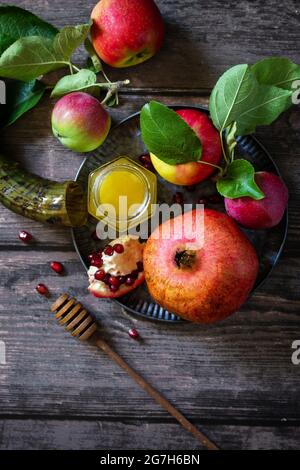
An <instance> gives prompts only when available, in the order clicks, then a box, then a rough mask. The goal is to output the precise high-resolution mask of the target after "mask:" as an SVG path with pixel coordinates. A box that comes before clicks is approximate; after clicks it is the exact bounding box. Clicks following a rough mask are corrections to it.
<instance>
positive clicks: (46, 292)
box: [35, 284, 49, 296]
mask: <svg viewBox="0 0 300 470" xmlns="http://www.w3.org/2000/svg"><path fill="white" fill-rule="evenodd" d="M35 289H36V291H37V292H38V293H39V294H41V295H44V296H47V295H49V290H48V288H47V287H46V286H45V284H38V285H37V286H36V288H35Z"/></svg>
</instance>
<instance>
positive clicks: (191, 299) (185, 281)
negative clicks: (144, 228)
mask: <svg viewBox="0 0 300 470" xmlns="http://www.w3.org/2000/svg"><path fill="white" fill-rule="evenodd" d="M200 215H204V227H203V228H204V233H203V235H204V237H203V240H202V234H201V233H200V231H199V233H198V231H197V232H196V231H195V230H194V231H195V232H196V233H195V235H194V234H193V232H192V228H194V227H195V220H196V219H197V218H198V217H199V216H200ZM182 227H184V231H183V230H182ZM181 232H183V234H181ZM166 233H168V234H170V235H169V236H168V237H166V236H165V234H166ZM162 234H164V236H163V235H162ZM186 234H189V237H187V236H186ZM191 234H193V237H194V239H193V238H191V237H190V235H191ZM144 268H145V278H146V282H147V286H148V289H149V292H150V294H151V295H152V297H153V298H154V299H155V300H156V302H158V303H159V304H160V305H162V306H163V307H164V308H166V309H168V310H169V311H171V312H174V313H176V314H177V315H179V316H181V317H182V318H184V319H186V320H190V321H194V322H198V323H213V322H216V321H218V320H222V319H224V318H225V317H227V316H229V315H230V314H232V313H233V312H235V311H236V310H237V309H239V307H240V306H241V305H242V304H243V303H244V302H245V300H246V299H247V297H248V295H249V293H250V292H251V290H252V288H253V286H254V283H255V280H256V277H257V274H258V258H257V255H256V252H255V250H254V248H253V246H252V245H251V243H250V241H249V240H248V239H247V238H246V236H245V235H244V234H243V233H242V232H241V231H240V229H239V228H238V226H237V225H236V224H235V222H234V221H233V220H232V219H231V218H230V217H228V216H227V215H225V214H222V213H220V212H216V211H214V210H210V209H204V213H203V210H193V211H191V212H187V213H185V214H184V215H180V216H178V217H176V218H174V219H172V220H168V221H167V222H165V223H164V224H162V225H161V226H159V227H158V228H157V229H156V230H155V231H154V232H153V234H152V235H151V237H150V238H149V239H148V241H147V243H146V247H145V250H144Z"/></svg>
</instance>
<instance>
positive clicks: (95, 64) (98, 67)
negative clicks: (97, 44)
mask: <svg viewBox="0 0 300 470" xmlns="http://www.w3.org/2000/svg"><path fill="white" fill-rule="evenodd" d="M84 47H85V49H86V51H87V52H88V54H89V63H90V69H91V70H92V71H93V72H95V73H99V72H102V70H103V67H102V63H101V60H100V59H99V57H98V55H97V52H96V51H95V49H94V46H93V44H92V43H91V41H90V40H89V39H88V38H86V40H85V41H84Z"/></svg>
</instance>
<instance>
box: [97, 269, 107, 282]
mask: <svg viewBox="0 0 300 470" xmlns="http://www.w3.org/2000/svg"><path fill="white" fill-rule="evenodd" d="M105 276H106V273H105V271H104V270H103V269H99V270H98V271H97V272H96V273H95V279H96V281H103V279H104V278H105Z"/></svg>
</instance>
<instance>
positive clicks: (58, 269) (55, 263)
mask: <svg viewBox="0 0 300 470" xmlns="http://www.w3.org/2000/svg"><path fill="white" fill-rule="evenodd" d="M50 267H51V269H52V271H54V272H56V273H57V274H62V273H63V271H64V267H63V265H62V264H61V263H60V262H59V261H53V262H52V263H51V264H50Z"/></svg>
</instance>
